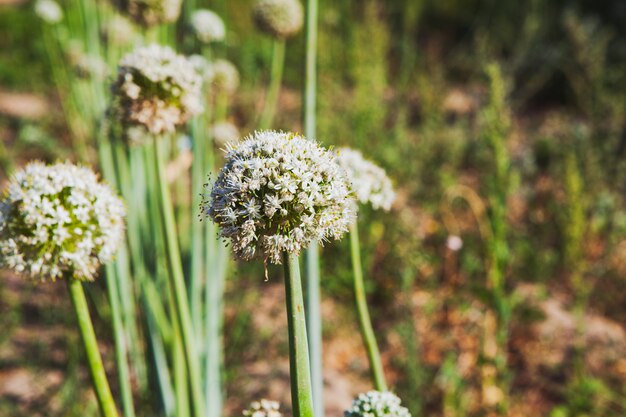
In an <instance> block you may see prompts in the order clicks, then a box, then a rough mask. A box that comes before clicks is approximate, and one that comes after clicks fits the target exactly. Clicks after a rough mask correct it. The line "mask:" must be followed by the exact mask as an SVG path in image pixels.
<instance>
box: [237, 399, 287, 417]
mask: <svg viewBox="0 0 626 417" xmlns="http://www.w3.org/2000/svg"><path fill="white" fill-rule="evenodd" d="M279 409H280V403H279V402H278V401H270V400H266V399H262V400H260V401H253V402H252V403H251V404H250V407H248V408H247V409H245V410H243V413H242V414H243V416H244V417H282V415H283V414H282V413H281V412H280V411H279Z"/></svg>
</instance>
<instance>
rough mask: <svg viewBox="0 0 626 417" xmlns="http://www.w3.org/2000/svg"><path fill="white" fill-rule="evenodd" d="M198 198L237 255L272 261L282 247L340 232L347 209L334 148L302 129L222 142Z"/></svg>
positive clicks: (291, 248) (294, 248)
mask: <svg viewBox="0 0 626 417" xmlns="http://www.w3.org/2000/svg"><path fill="white" fill-rule="evenodd" d="M202 206H203V207H202V210H203V212H204V213H205V214H207V215H208V216H210V217H211V219H212V220H213V221H214V222H216V223H217V224H218V225H219V226H220V227H221V229H220V234H221V236H222V237H224V238H229V239H230V240H231V242H232V246H233V251H234V252H235V256H236V257H238V258H240V259H244V260H250V259H253V258H255V257H261V258H264V259H265V260H269V261H270V262H272V263H275V264H279V263H281V256H282V254H283V252H288V253H294V254H298V253H299V252H300V251H301V249H302V248H304V247H306V246H307V245H308V244H309V243H310V242H312V241H316V240H317V241H320V242H323V241H325V240H328V239H329V238H334V239H338V238H340V237H341V235H342V234H343V233H344V232H346V230H347V228H348V225H349V224H350V222H351V221H352V218H353V216H354V213H353V211H352V203H351V196H350V191H349V190H348V183H347V181H346V179H345V177H344V175H343V173H342V171H341V169H340V168H339V166H338V165H337V164H336V163H335V161H334V156H333V154H332V153H330V152H328V151H327V150H325V149H324V148H322V147H321V146H319V145H318V144H317V143H316V142H313V141H309V140H307V139H305V138H304V137H302V136H299V135H296V134H293V133H285V132H275V131H270V130H266V131H260V132H255V133H254V134H252V135H250V136H248V137H247V138H245V139H244V140H243V141H242V142H239V143H237V144H230V145H228V146H227V153H226V158H225V166H224V168H222V170H221V171H220V172H219V174H218V176H217V180H216V182H215V184H214V186H213V190H212V191H211V195H210V200H209V201H206V200H205V201H203V203H202Z"/></svg>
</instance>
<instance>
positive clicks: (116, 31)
mask: <svg viewBox="0 0 626 417" xmlns="http://www.w3.org/2000/svg"><path fill="white" fill-rule="evenodd" d="M102 36H103V37H104V39H106V41H107V42H109V43H111V44H113V45H118V46H124V45H128V44H130V43H131V42H132V41H133V37H134V36H135V29H134V28H133V25H132V23H131V22H130V21H129V20H128V19H126V18H124V17H122V16H120V15H117V14H114V15H113V16H111V18H110V19H107V20H106V22H104V27H103V28H102Z"/></svg>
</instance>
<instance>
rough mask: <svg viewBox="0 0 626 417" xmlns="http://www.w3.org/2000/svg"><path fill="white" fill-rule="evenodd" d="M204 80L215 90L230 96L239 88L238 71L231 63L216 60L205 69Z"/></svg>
mask: <svg viewBox="0 0 626 417" xmlns="http://www.w3.org/2000/svg"><path fill="white" fill-rule="evenodd" d="M206 80H207V82H208V83H209V84H210V85H211V86H212V87H213V88H214V89H215V90H217V91H219V92H224V93H227V94H232V93H234V92H235V90H237V87H239V71H237V67H235V66H234V65H233V64H232V63H231V62H229V61H226V60H225V59H216V60H215V61H214V62H212V63H210V64H209V66H208V68H207V71H206Z"/></svg>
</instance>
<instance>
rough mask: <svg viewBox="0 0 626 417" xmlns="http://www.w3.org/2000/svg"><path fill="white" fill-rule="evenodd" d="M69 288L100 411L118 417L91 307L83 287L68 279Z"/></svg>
mask: <svg viewBox="0 0 626 417" xmlns="http://www.w3.org/2000/svg"><path fill="white" fill-rule="evenodd" d="M67 287H68V289H69V292H70V297H71V299H72V304H73V306H74V312H75V313H76V318H77V320H78V328H79V330H80V336H81V339H82V340H83V345H84V346H85V353H86V354H87V362H88V363H89V372H90V373H91V379H92V381H93V386H94V389H95V391H96V397H97V398H98V405H99V406H100V411H101V413H102V416H103V417H118V414H117V408H115V401H113V396H112V395H111V389H110V388H109V382H108V380H107V376H106V373H105V372H104V365H103V364H102V358H101V357H100V351H99V350H98V341H97V340H96V334H95V333H94V330H93V324H92V323H91V317H90V316H89V307H88V306H87V299H86V298H85V291H84V290H83V285H82V283H81V282H80V281H78V280H76V279H73V278H68V279H67Z"/></svg>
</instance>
